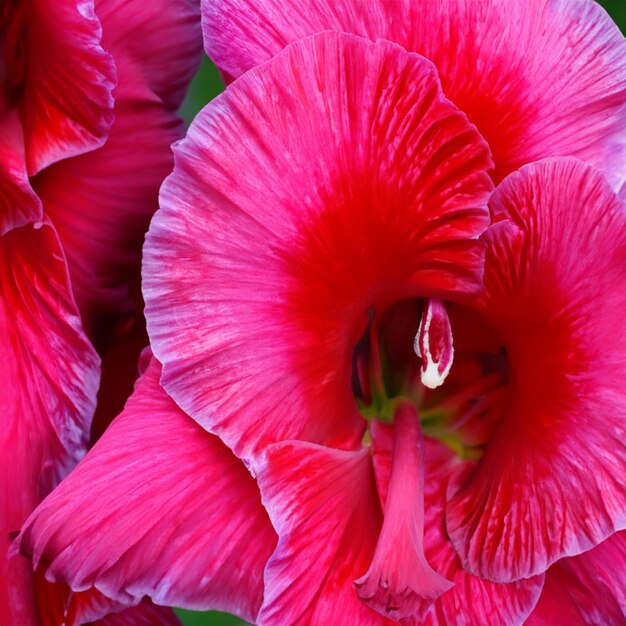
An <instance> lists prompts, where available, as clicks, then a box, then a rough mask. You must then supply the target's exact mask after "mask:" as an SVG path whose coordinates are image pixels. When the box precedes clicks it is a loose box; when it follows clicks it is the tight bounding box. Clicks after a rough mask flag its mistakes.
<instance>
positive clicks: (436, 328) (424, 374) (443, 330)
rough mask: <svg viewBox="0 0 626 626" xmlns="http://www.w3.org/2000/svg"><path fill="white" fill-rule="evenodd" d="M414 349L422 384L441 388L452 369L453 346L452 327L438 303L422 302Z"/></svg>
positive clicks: (444, 309) (432, 387)
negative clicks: (419, 359) (419, 367)
mask: <svg viewBox="0 0 626 626" xmlns="http://www.w3.org/2000/svg"><path fill="white" fill-rule="evenodd" d="M413 349H414V350H415V354H417V356H419V357H421V359H422V369H421V379H422V384H423V385H424V386H425V387H428V388H429V389H436V388H437V387H439V386H440V385H442V384H443V381H444V380H445V379H446V377H447V376H448V373H449V372H450V368H451V367H452V361H453V359H454V346H453V344H452V327H451V326H450V320H449V318H448V314H447V313H446V308H445V306H444V304H443V302H442V301H441V300H438V299H436V298H428V299H427V300H426V301H425V303H424V310H423V311H422V319H421V320H420V325H419V328H418V330H417V334H416V335H415V341H414V342H413Z"/></svg>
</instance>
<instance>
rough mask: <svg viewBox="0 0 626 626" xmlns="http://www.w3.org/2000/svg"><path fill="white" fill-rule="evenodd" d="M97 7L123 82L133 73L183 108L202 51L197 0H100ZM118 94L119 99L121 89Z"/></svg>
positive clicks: (138, 80) (168, 103)
mask: <svg viewBox="0 0 626 626" xmlns="http://www.w3.org/2000/svg"><path fill="white" fill-rule="evenodd" d="M96 13H97V14H98V17H99V18H100V21H101V22H102V27H103V29H104V34H103V38H102V42H103V45H104V47H105V49H106V50H107V51H109V52H111V54H112V55H113V58H114V59H115V63H116V65H117V67H118V72H119V74H120V86H121V85H122V84H123V83H124V82H128V81H129V77H132V82H135V83H144V84H146V85H147V86H148V87H149V89H150V91H152V92H153V93H154V94H155V95H157V96H158V97H159V99H160V100H162V101H163V103H164V104H165V107H166V108H167V109H168V110H170V111H173V112H175V111H177V110H178V108H179V107H180V105H181V103H182V101H183V98H184V96H185V91H186V89H187V86H188V84H189V82H190V81H191V79H192V78H193V75H194V74H195V72H196V70H197V69H198V66H199V64H200V58H201V54H202V33H201V31H200V10H199V7H198V2H197V0H153V1H152V2H149V3H145V2H137V1H135V2H128V1H127V2H120V1H119V0H96ZM115 99H116V103H117V101H118V99H119V93H118V92H116V94H115ZM116 109H117V104H116ZM117 117H118V113H117V110H116V119H117ZM138 119H140V116H138Z"/></svg>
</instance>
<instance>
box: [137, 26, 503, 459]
mask: <svg viewBox="0 0 626 626" xmlns="http://www.w3.org/2000/svg"><path fill="white" fill-rule="evenodd" d="M176 162H177V165H176V168H175V171H174V174H172V176H170V178H168V180H167V181H166V183H165V184H164V186H163V188H162V192H161V209H160V211H159V212H158V213H157V215H156V216H155V218H154V220H153V222H152V225H151V229H150V232H149V234H148V237H147V242H146V246H145V249H144V297H145V299H146V317H147V320H148V332H149V335H150V338H151V342H152V345H153V349H154V351H155V354H156V355H157V356H158V358H159V359H160V360H161V361H162V362H163V364H164V370H163V372H164V373H163V379H162V382H163V385H164V386H165V388H166V389H167V391H168V393H169V394H170V395H171V396H172V397H173V398H174V399H175V400H176V402H177V403H178V404H179V405H180V406H181V407H183V408H184V409H185V410H186V411H187V412H188V413H189V415H191V416H192V417H193V418H194V419H196V420H198V422H199V423H200V424H201V425H203V426H204V427H206V428H207V429H209V430H210V431H211V432H215V433H216V434H218V435H219V436H220V437H221V438H222V439H223V440H224V441H225V442H226V443H227V445H229V446H230V447H232V448H233V449H234V451H235V453H236V454H237V455H239V456H252V455H254V454H256V453H257V452H258V451H259V449H260V447H262V446H264V445H267V444H268V443H270V442H272V441H280V440H285V439H304V440H308V441H311V442H318V443H320V442H321V443H325V444H327V445H331V446H334V447H340V448H354V447H357V446H359V445H360V443H359V442H360V438H361V434H362V430H363V427H364V422H363V420H362V418H361V416H360V415H359V414H358V412H357V410H356V406H355V403H354V398H353V395H352V391H351V382H350V381H351V368H352V352H353V349H354V347H355V345H356V344H357V343H358V341H359V339H360V337H361V335H362V334H363V332H364V330H365V328H366V326H367V323H368V310H369V311H371V310H372V309H376V310H384V309H385V307H387V306H388V305H389V304H390V303H392V302H394V301H395V300H399V299H402V298H404V297H409V296H410V295H421V294H423V295H433V296H441V295H444V294H446V295H449V296H450V297H461V295H462V294H463V293H465V292H468V291H470V292H471V291H473V290H475V289H476V287H477V283H478V282H480V278H481V275H482V265H483V250H482V243H481V242H480V241H477V239H476V237H477V236H478V234H479V233H481V232H482V231H483V229H484V228H485V226H486V223H487V219H488V218H487V213H486V211H485V209H484V206H483V205H484V202H485V200H486V198H487V197H488V195H489V194H490V191H491V183H490V180H489V177H488V176H487V174H486V170H487V168H489V166H490V157H489V154H488V152H487V149H486V147H485V144H484V142H483V141H482V139H481V138H480V137H479V136H478V134H477V133H476V131H475V130H474V129H473V128H472V127H471V126H469V125H468V124H467V121H466V119H465V118H464V116H463V115H462V114H461V113H460V112H459V111H458V110H457V109H455V108H454V107H453V106H452V105H451V104H450V103H449V102H447V101H446V100H445V99H444V98H443V97H442V96H441V92H440V91H439V85H438V82H437V77H436V72H435V70H434V68H433V66H432V65H431V64H430V63H428V62H427V61H426V60H425V59H423V58H421V57H419V56H418V55H410V54H407V53H406V52H404V51H403V50H402V49H400V48H399V47H397V46H394V45H392V44H389V43H385V42H378V43H376V44H372V43H370V42H367V41H366V40H364V39H361V38H358V37H354V36H351V35H336V34H333V33H325V34H322V35H319V36H315V37H313V38H311V39H308V40H303V41H301V42H298V43H297V44H294V45H293V46H292V47H290V48H288V49H287V50H286V51H284V52H283V53H282V54H281V55H279V56H278V57H276V58H275V59H274V60H272V61H271V62H270V63H268V64H267V65H266V66H264V67H261V68H257V69H254V70H252V71H251V72H250V73H249V74H247V75H246V76H245V77H243V78H242V79H241V80H239V81H237V82H236V83H235V84H233V85H232V86H231V87H230V88H229V89H228V90H227V92H225V93H224V94H222V95H221V96H219V97H218V98H217V99H216V100H214V101H213V102H212V103H211V104H210V105H209V106H208V107H206V108H205V109H204V111H203V112H202V113H201V114H200V115H199V116H198V117H197V118H196V120H195V122H194V123H193V124H192V126H191V128H190V130H189V134H188V137H187V139H185V140H184V141H183V142H181V143H180V144H179V145H178V146H177V147H176ZM416 326H417V322H416Z"/></svg>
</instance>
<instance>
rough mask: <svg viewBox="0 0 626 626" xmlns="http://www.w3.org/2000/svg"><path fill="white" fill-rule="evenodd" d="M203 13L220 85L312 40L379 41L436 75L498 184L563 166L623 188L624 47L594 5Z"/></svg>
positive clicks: (357, 0)
mask: <svg viewBox="0 0 626 626" xmlns="http://www.w3.org/2000/svg"><path fill="white" fill-rule="evenodd" d="M202 13H203V29H204V38H205V45H206V48H207V53H208V54H209V56H210V57H211V58H212V59H213V60H214V61H215V62H216V63H217V65H218V66H219V67H220V68H221V69H222V71H223V73H224V74H225V75H230V76H233V77H235V78H236V77H238V76H240V75H241V74H242V73H243V72H245V71H247V70H249V69H250V68H251V67H254V66H255V65H258V64H260V63H263V62H265V61H267V60H268V59H270V58H271V57H272V56H274V55H275V54H276V53H278V52H279V51H280V50H281V49H282V48H283V47H284V46H286V45H287V44H288V43H291V42H293V41H295V40H297V39H300V38H302V37H306V36H308V35H312V34H313V33H316V32H320V31H326V30H333V31H340V32H349V33H355V34H357V35H361V36H363V37H367V38H369V39H372V40H376V39H380V38H383V39H388V40H390V41H394V42H397V43H399V44H400V45H402V46H403V47H404V48H406V49H407V50H409V51H415V52H418V53H420V54H422V55H424V56H425V57H426V58H428V59H430V60H432V61H433V63H434V64H435V65H436V66H437V69H438V71H439V74H440V76H441V82H442V84H443V88H444V93H445V94H446V95H447V96H448V97H449V98H450V99H451V100H452V101H453V102H454V103H455V104H456V105H457V106H458V107H459V108H460V109H461V110H463V111H464V112H466V113H467V115H468V117H469V118H470V120H471V121H472V122H473V123H474V124H476V126H477V127H478V129H479V131H480V132H481V134H482V135H483V136H484V137H485V138H486V139H487V141H488V143H489V145H490V147H491V150H492V152H493V156H494V160H495V162H496V178H497V179H501V178H503V177H504V176H505V175H506V174H508V173H509V172H511V171H513V170H515V169H517V168H518V167H519V166H520V165H523V164H525V163H529V162H531V161H535V160H537V159H540V158H544V157H550V156H570V155H571V156H577V157H579V158H581V159H584V160H588V161H590V162H591V163H593V164H594V165H596V166H597V167H600V168H605V170H606V172H607V174H608V175H609V177H610V179H611V182H612V183H613V184H614V186H617V185H619V183H620V182H621V181H624V180H625V179H626V165H625V163H626V152H625V150H626V130H625V127H624V111H625V109H626V87H625V85H626V42H625V41H624V36H623V35H622V34H621V32H620V31H619V29H618V28H617V26H616V25H615V24H614V23H613V21H612V20H611V18H610V17H609V16H608V15H607V14H606V11H605V10H604V9H602V8H601V7H600V6H599V5H598V4H597V3H596V2H594V1H593V0H524V1H523V2H521V1H520V0H454V1H453V2H441V1H434V0H413V1H410V2H409V1H403V2H401V1H392V0H369V1H368V2H364V1H363V0H342V2H336V1H335V0H308V1H306V2H284V1H283V0H202Z"/></svg>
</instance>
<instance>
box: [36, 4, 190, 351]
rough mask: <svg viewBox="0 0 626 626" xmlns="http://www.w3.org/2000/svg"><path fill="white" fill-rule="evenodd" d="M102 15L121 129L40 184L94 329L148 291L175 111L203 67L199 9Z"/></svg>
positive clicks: (136, 8)
mask: <svg viewBox="0 0 626 626" xmlns="http://www.w3.org/2000/svg"><path fill="white" fill-rule="evenodd" d="M96 8H97V11H98V15H99V17H100V20H101V21H102V26H103V29H104V35H103V45H104V46H105V47H106V49H107V50H108V51H109V52H111V54H112V55H113V57H114V58H115V62H116V64H117V68H118V74H119V83H118V85H117V87H116V89H115V92H114V95H115V123H114V124H113V127H112V129H111V134H110V136H109V139H108V141H107V143H106V145H105V146H104V147H102V148H101V149H99V150H96V151H95V152H91V153H90V154H86V155H82V156H80V157H77V158H74V159H69V160H66V161H63V162H62V163H58V164H56V165H55V166H54V167H51V168H49V169H47V170H46V171H45V172H42V174H41V175H40V176H38V177H37V178H36V180H35V181H34V187H35V189H36V191H37V193H38V195H39V196H40V197H41V199H42V202H43V205H44V209H45V211H46V213H47V214H48V215H49V216H50V218H51V219H52V221H53V222H54V224H55V226H56V227H57V229H58V231H59V234H60V236H61V240H62V241H63V246H64V249H65V251H66V255H67V258H68V265H69V268H70V274H71V276H72V285H73V288H74V294H75V296H76V299H77V302H78V305H79V308H80V310H81V314H82V317H83V320H84V321H85V324H86V327H87V330H88V332H89V334H90V336H91V337H92V339H94V340H95V341H96V342H102V341H103V339H102V338H99V337H96V336H95V328H102V327H103V318H104V320H105V321H106V318H107V317H108V316H110V315H112V314H120V313H121V314H127V313H129V312H131V311H132V310H133V309H134V308H136V305H135V304H133V301H132V298H131V295H132V293H133V292H138V291H139V282H140V278H139V273H140V260H141V246H142V244H143V239H144V234H145V232H146V231H147V230H148V225H149V223H150V218H151V217H152V215H153V213H154V212H155V210H156V209H157V206H158V190H159V187H160V185H161V183H162V181H163V179H164V178H165V176H166V175H167V174H168V173H169V172H170V171H171V169H172V165H173V158H172V153H171V150H170V145H171V144H172V143H173V142H174V141H176V140H178V139H180V137H182V135H183V134H184V130H183V125H182V121H181V120H180V118H179V117H178V116H177V115H176V114H175V109H176V108H177V107H178V104H179V102H180V100H181V98H182V95H183V94H184V91H185V89H186V87H187V85H188V83H189V81H190V80H191V77H192V75H193V72H194V71H195V69H196V68H197V66H198V63H199V56H200V52H201V37H200V23H199V11H198V7H197V6H196V5H195V3H193V2H190V1H189V0H176V1H175V2H171V1H169V2H163V1H159V2H151V3H148V4H147V5H146V4H142V3H136V2H115V1H110V0H101V1H99V2H97V3H96Z"/></svg>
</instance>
